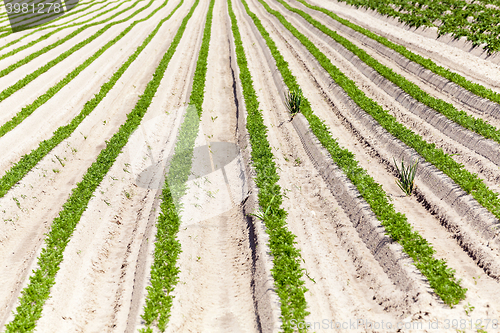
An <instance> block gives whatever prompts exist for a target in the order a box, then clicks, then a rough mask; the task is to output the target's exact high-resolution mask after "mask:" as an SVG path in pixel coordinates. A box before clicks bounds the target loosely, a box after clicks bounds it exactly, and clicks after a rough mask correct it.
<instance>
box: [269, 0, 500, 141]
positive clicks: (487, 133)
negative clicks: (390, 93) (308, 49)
mask: <svg viewBox="0 0 500 333" xmlns="http://www.w3.org/2000/svg"><path fill="white" fill-rule="evenodd" d="M278 2H279V3H281V4H282V5H283V6H284V7H285V8H286V9H288V10H290V11H292V12H294V13H297V14H299V15H300V16H302V17H303V18H304V19H305V20H306V21H307V22H309V23H310V24H312V25H313V26H314V27H315V28H317V29H318V30H319V31H321V32H323V33H324V34H326V35H327V36H329V37H331V38H332V39H333V40H335V41H336V42H337V43H339V44H340V45H342V46H343V47H344V48H346V49H347V50H349V51H351V52H352V53H353V54H355V55H356V56H357V57H358V58H359V59H361V60H362V61H363V62H364V63H366V64H367V65H368V66H370V67H371V68H373V69H374V70H376V71H377V72H378V73H379V74H380V75H381V76H383V77H384V78H386V79H388V80H389V81H391V82H392V83H394V84H395V85H397V86H398V87H400V88H401V89H402V90H403V91H404V92H406V93H407V94H409V95H410V96H412V97H413V98H414V99H415V100H417V101H419V102H420V103H422V104H425V105H427V106H428V107H430V108H432V109H434V110H436V111H437V112H439V113H441V114H442V115H444V116H445V117H446V118H448V119H450V120H451V121H453V122H455V123H457V124H459V125H460V126H462V127H464V128H466V129H468V130H470V131H473V132H475V133H477V134H479V135H482V136H483V137H485V138H487V139H492V140H494V141H496V142H498V143H500V131H499V130H498V129H497V128H495V127H494V126H492V125H490V124H488V123H487V122H485V121H484V120H483V119H481V118H474V117H472V116H470V115H468V114H467V113H466V112H465V111H463V110H460V111H459V110H457V109H456V108H455V107H454V106H453V105H452V104H450V103H447V102H445V101H443V100H441V99H439V98H435V97H432V96H431V95H429V94H428V93H427V92H425V91H423V90H422V89H421V88H420V87H419V86H418V85H416V84H415V83H413V82H411V81H410V80H407V79H406V78H405V77H404V76H402V75H400V74H397V73H395V72H394V71H393V70H392V69H391V68H389V67H387V66H384V65H383V64H381V63H380V62H378V61H377V60H376V59H374V58H373V57H372V56H370V55H369V54H368V53H366V52H365V51H364V50H363V49H361V48H359V47H357V46H356V45H354V44H353V43H352V42H350V41H349V40H348V39H346V38H344V37H342V36H340V35H339V34H338V33H336V32H335V31H333V30H331V29H329V28H328V27H326V26H325V25H323V24H321V23H320V22H318V21H316V20H315V19H313V18H312V17H311V16H310V15H309V14H307V13H305V12H303V11H302V10H300V9H297V8H293V7H291V6H290V5H288V4H287V3H286V2H285V1H283V0H278Z"/></svg>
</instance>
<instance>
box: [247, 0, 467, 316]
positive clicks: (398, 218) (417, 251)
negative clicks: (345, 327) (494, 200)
mask: <svg viewBox="0 0 500 333" xmlns="http://www.w3.org/2000/svg"><path fill="white" fill-rule="evenodd" d="M259 1H260V2H261V3H262V5H263V6H264V7H265V8H266V10H267V11H268V12H269V13H271V14H273V15H275V16H276V17H277V18H278V19H279V21H280V22H281V23H282V24H283V25H284V26H285V27H286V28H287V29H289V30H290V31H291V32H292V33H293V34H294V35H295V37H296V38H297V39H299V40H300V41H301V42H302V43H304V45H308V46H309V48H310V50H311V51H313V55H314V56H315V57H316V58H320V59H322V63H323V64H324V63H325V61H326V60H327V58H326V57H325V56H324V55H323V54H321V53H320V52H319V50H318V49H315V50H314V49H312V48H311V47H315V46H314V45H313V44H312V43H311V42H309V41H308V40H307V38H306V37H305V36H304V35H302V34H301V33H300V32H299V31H298V30H296V29H295V28H294V27H293V26H291V24H289V23H288V21H287V20H286V19H285V18H284V17H283V16H282V15H281V14H280V13H279V12H277V11H274V10H272V9H271V8H270V7H269V6H268V5H267V4H266V3H265V2H263V1H261V0H259ZM242 2H243V4H244V6H245V8H246V11H247V13H248V15H249V16H250V17H251V18H252V20H253V22H254V24H255V25H256V26H257V28H258V30H259V31H260V33H261V35H262V37H263V38H264V40H265V41H266V43H267V46H268V48H269V49H270V51H271V54H272V55H273V57H274V59H275V62H276V66H277V68H278V70H279V71H280V72H281V75H282V77H283V80H284V82H285V84H286V85H287V87H288V89H289V91H296V92H299V91H300V90H299V89H300V86H299V85H298V83H297V80H296V78H295V77H294V76H293V74H292V72H291V71H290V68H289V66H288V63H287V62H286V60H285V59H284V58H283V56H282V55H281V53H280V52H279V50H278V48H277V46H276V44H275V43H274V41H273V40H272V39H271V37H270V35H269V33H268V32H267V31H266V30H265V28H264V26H263V25H262V23H261V21H260V20H259V18H258V17H257V16H256V15H255V14H254V13H252V12H251V11H250V9H249V8H248V5H247V4H246V2H245V1H244V0H242ZM331 66H333V65H331ZM328 69H330V72H333V71H332V70H331V67H328ZM336 71H337V72H338V69H337V70H336ZM343 80H344V81H345V80H347V78H346V77H345V76H344V77H343ZM339 81H340V80H339ZM344 81H342V82H344ZM343 86H344V87H346V86H345V85H343ZM344 89H345V88H344ZM358 94H362V93H361V92H359V93H358ZM300 109H301V112H302V113H303V114H304V116H305V117H306V119H307V121H308V122H309V126H310V127H311V130H312V132H313V133H314V135H315V136H316V137H317V138H318V140H319V141H320V142H321V144H322V145H323V146H324V147H325V148H326V149H327V150H328V152H329V153H330V156H331V157H332V159H333V161H334V162H335V163H336V164H337V166H338V167H339V168H340V169H341V170H342V171H343V172H344V173H345V174H346V175H347V177H348V178H349V179H350V181H351V182H352V183H353V184H354V185H355V186H356V187H357V189H358V191H359V192H360V194H361V196H362V197H363V198H364V199H365V200H366V202H367V203H368V204H369V205H370V208H371V209H372V211H373V212H374V213H375V215H376V217H377V219H378V220H379V221H380V222H381V224H382V225H383V226H384V228H385V230H386V232H387V234H388V235H389V236H391V237H392V238H393V239H394V240H395V241H397V242H398V243H399V244H401V246H402V247H403V250H404V252H405V253H407V254H408V255H409V256H410V257H411V258H412V259H413V260H414V262H415V266H416V267H417V268H418V269H419V270H420V271H421V272H422V274H424V276H425V277H426V278H427V279H428V281H429V284H430V286H431V287H432V288H433V289H434V291H435V292H436V294H437V295H438V296H439V297H440V298H441V299H442V300H443V301H444V302H445V303H446V304H448V305H450V306H453V305H455V304H458V302H459V301H460V300H463V299H464V298H465V293H466V291H467V289H465V288H462V287H461V286H460V280H457V278H456V277H455V275H454V274H455V271H454V270H452V269H450V268H449V267H447V265H446V262H445V261H444V260H439V259H436V258H434V254H435V250H434V249H433V248H432V246H431V245H430V244H429V243H428V242H427V241H426V240H425V239H424V238H423V237H422V236H421V235H420V234H419V233H418V232H416V231H415V230H413V228H412V226H411V224H410V223H409V222H408V220H407V218H406V216H405V215H404V214H402V213H399V212H396V211H395V209H394V205H393V204H391V203H390V199H389V197H388V195H387V193H386V192H385V191H384V190H383V189H382V186H381V185H380V184H378V183H376V182H375V180H374V179H373V178H372V177H371V176H370V175H369V174H368V173H367V171H366V170H364V169H363V168H362V167H360V166H359V163H358V161H356V159H355V156H354V154H353V153H351V152H350V151H348V150H347V149H344V148H342V147H340V145H339V144H338V142H337V140H336V139H334V138H333V137H332V135H331V133H330V130H329V128H328V126H327V125H326V124H325V123H324V122H323V121H322V120H321V119H320V118H318V117H317V116H316V115H315V114H314V113H313V110H312V108H311V104H310V103H309V101H308V100H307V99H306V98H305V97H304V98H302V100H301V106H300ZM415 169H416V166H415ZM405 170H406V168H405ZM400 171H401V170H400ZM401 180H402V181H404V180H403V179H401ZM410 193H411V192H410Z"/></svg>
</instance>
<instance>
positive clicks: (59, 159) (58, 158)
mask: <svg viewBox="0 0 500 333" xmlns="http://www.w3.org/2000/svg"><path fill="white" fill-rule="evenodd" d="M54 156H55V157H56V158H57V160H58V161H59V163H61V165H62V166H63V167H64V163H63V161H62V160H61V158H60V157H59V156H57V155H54Z"/></svg>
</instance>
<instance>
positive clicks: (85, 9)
mask: <svg viewBox="0 0 500 333" xmlns="http://www.w3.org/2000/svg"><path fill="white" fill-rule="evenodd" d="M101 3H104V1H102V2H97V1H91V2H90V3H85V4H84V3H78V4H77V6H78V7H80V8H78V9H77V8H74V9H73V10H72V11H71V13H67V14H66V15H63V16H60V17H57V18H55V19H54V20H51V21H48V22H46V23H44V24H41V25H39V26H37V27H36V28H38V27H48V26H49V24H51V23H52V24H53V23H54V22H57V21H59V20H62V19H63V18H64V19H65V20H66V19H67V18H68V16H73V15H76V14H78V13H81V12H83V13H84V14H83V15H81V16H79V17H75V18H73V19H72V20H70V21H67V22H65V23H62V24H63V25H64V24H68V23H70V22H72V21H75V20H77V19H79V18H81V17H84V16H86V15H89V14H91V13H93V12H95V11H99V10H101V8H98V9H96V10H94V11H90V12H89V11H88V9H89V8H91V7H93V6H95V5H98V4H101ZM110 4H111V3H110ZM85 5H88V6H85ZM82 6H83V7H82ZM106 6H108V4H106V5H105V6H103V7H106ZM62 7H63V6H62V5H61V9H62ZM103 7H102V8H103ZM36 10H37V8H36V7H35V11H36ZM54 13H55V12H54ZM55 14H57V13H55ZM23 15H26V14H23ZM46 18H47V17H46V16H43V17H41V18H40V19H46ZM40 19H39V20H37V21H40ZM37 21H33V22H30V23H29V24H30V25H33V24H35V23H36V22H37ZM52 26H53V25H52ZM2 31H3V33H2V34H1V35H0V38H2V37H6V36H8V35H10V34H12V33H14V32H13V29H12V27H11V26H7V27H4V28H2V29H0V32H2Z"/></svg>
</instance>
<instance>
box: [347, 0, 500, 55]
mask: <svg viewBox="0 0 500 333" xmlns="http://www.w3.org/2000/svg"><path fill="white" fill-rule="evenodd" d="M342 1H343V2H346V3H348V4H349V5H353V6H356V8H359V7H365V8H370V9H372V10H375V11H377V12H379V13H380V14H382V15H388V16H391V17H395V18H397V19H398V20H399V21H400V22H403V23H405V24H407V25H409V26H411V27H417V28H418V27H421V26H424V27H433V26H437V33H438V37H439V36H442V35H445V34H448V33H449V34H451V35H452V36H453V38H454V39H459V38H460V37H467V40H469V41H471V42H472V45H473V47H477V46H479V45H481V44H482V43H484V44H486V45H485V46H484V47H483V49H484V50H487V51H488V54H492V53H494V52H497V51H498V50H500V40H499V38H498V37H499V35H500V28H499V26H498V23H499V18H498V14H499V9H498V7H497V6H498V2H496V3H495V0H492V1H484V0H482V1H481V2H482V3H481V2H471V1H466V0H441V1H432V0H427V1H422V0H387V1H370V0H342ZM488 2H489V3H493V4H494V5H495V6H488V5H486V3H488Z"/></svg>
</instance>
